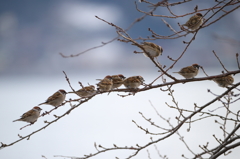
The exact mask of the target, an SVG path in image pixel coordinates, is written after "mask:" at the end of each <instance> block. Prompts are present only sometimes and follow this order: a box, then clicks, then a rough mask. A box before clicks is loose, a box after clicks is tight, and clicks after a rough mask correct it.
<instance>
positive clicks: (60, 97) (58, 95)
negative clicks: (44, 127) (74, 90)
mask: <svg viewBox="0 0 240 159" xmlns="http://www.w3.org/2000/svg"><path fill="white" fill-rule="evenodd" d="M66 94H67V92H66V91H65V90H63V89H60V90H58V91H57V92H55V93H54V94H53V95H51V96H50V97H48V99H47V100H46V102H44V103H41V104H39V105H42V104H48V105H52V106H54V107H57V106H59V105H60V104H62V102H63V101H64V100H65V97H66Z"/></svg>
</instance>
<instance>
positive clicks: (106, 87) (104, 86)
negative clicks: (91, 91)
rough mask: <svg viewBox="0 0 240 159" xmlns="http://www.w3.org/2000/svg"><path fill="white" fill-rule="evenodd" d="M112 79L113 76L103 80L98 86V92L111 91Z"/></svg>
mask: <svg viewBox="0 0 240 159" xmlns="http://www.w3.org/2000/svg"><path fill="white" fill-rule="evenodd" d="M112 85H113V82H112V77H111V76H109V75H108V76H106V77H105V78H104V79H102V80H101V81H100V82H99V83H98V84H97V86H98V90H100V91H104V92H105V91H110V90H111V89H112Z"/></svg>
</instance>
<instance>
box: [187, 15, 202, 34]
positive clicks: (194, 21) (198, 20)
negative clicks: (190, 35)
mask: <svg viewBox="0 0 240 159" xmlns="http://www.w3.org/2000/svg"><path fill="white" fill-rule="evenodd" d="M202 23H203V15H202V14H201V13H196V14H195V15H194V16H192V17H190V19H189V20H188V21H187V22H186V23H185V24H183V26H186V27H188V29H190V30H192V31H194V30H196V29H198V28H199V26H200V25H202Z"/></svg>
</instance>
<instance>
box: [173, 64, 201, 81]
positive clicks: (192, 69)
mask: <svg viewBox="0 0 240 159" xmlns="http://www.w3.org/2000/svg"><path fill="white" fill-rule="evenodd" d="M199 67H200V66H199V65H198V64H193V65H192V66H187V67H184V68H182V69H181V70H180V71H179V72H173V73H178V74H180V75H182V76H183V77H185V78H187V79H188V78H194V77H195V76H197V74H198V70H199Z"/></svg>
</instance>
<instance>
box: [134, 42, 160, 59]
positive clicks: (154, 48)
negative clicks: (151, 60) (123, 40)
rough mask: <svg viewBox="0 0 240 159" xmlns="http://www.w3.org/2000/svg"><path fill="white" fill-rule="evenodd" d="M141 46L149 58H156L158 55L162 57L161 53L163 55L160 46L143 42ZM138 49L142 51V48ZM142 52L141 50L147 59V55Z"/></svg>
mask: <svg viewBox="0 0 240 159" xmlns="http://www.w3.org/2000/svg"><path fill="white" fill-rule="evenodd" d="M132 45H136V44H134V43H133V44H132ZM136 46H137V45H136ZM141 46H142V47H143V48H144V50H145V51H146V52H147V53H148V54H150V56H151V57H158V56H159V55H162V53H163V48H162V47H161V46H159V45H157V44H154V43H151V42H143V43H142V44H141ZM138 47H139V46H138ZM139 48H140V47H139ZM140 49H142V48H140ZM142 50H143V49H142ZM144 50H143V54H144V56H146V57H149V55H148V54H147V53H146V52H145V51H144Z"/></svg>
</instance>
